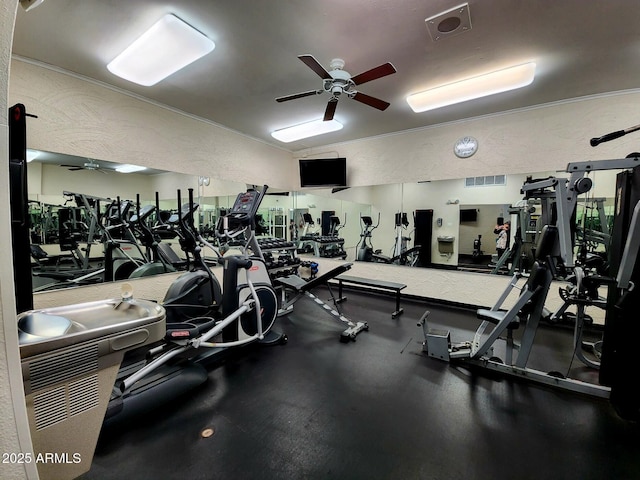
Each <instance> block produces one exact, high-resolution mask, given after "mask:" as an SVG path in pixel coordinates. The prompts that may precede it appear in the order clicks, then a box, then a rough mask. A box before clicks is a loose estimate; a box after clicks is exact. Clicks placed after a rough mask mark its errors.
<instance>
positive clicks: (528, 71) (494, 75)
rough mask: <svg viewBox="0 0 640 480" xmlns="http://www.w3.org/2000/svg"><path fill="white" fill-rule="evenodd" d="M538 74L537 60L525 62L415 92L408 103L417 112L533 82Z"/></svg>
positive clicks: (524, 85)
mask: <svg viewBox="0 0 640 480" xmlns="http://www.w3.org/2000/svg"><path fill="white" fill-rule="evenodd" d="M535 74H536V64H535V63H533V62H529V63H524V64H522V65H516V66H513V67H509V68H505V69H503V70H497V71H495V72H491V73H487V74H485V75H480V76H477V77H472V78H467V79H465V80H460V81H458V82H454V83H449V84H447V85H442V86H440V87H436V88H432V89H429V90H425V91H423V92H419V93H414V94H412V95H409V96H408V97H407V103H408V104H409V106H410V107H411V109H412V110H413V111H414V112H416V113H420V112H426V111H428V110H435V109H437V108H441V107H446V106H448V105H453V104H455V103H461V102H466V101H468V100H474V99H476V98H481V97H486V96H489V95H495V94H496V93H502V92H507V91H509V90H515V89H517V88H522V87H526V86H527V85H530V84H531V83H532V82H533V80H534V78H535Z"/></svg>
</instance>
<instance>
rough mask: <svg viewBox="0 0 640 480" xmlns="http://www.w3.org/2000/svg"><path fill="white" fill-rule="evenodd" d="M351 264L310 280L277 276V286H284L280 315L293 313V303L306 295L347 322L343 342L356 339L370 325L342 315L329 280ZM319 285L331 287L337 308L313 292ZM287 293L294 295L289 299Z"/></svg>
mask: <svg viewBox="0 0 640 480" xmlns="http://www.w3.org/2000/svg"><path fill="white" fill-rule="evenodd" d="M351 265H352V264H351V263H345V264H343V265H340V266H339V267H336V268H334V269H332V270H329V271H328V272H326V273H323V274H322V275H320V276H319V277H316V278H314V279H312V280H309V281H306V280H303V279H302V278H300V277H299V276H298V275H289V276H286V277H280V278H276V279H275V280H274V281H275V284H276V286H280V287H282V288H283V291H282V294H283V298H282V307H281V308H280V311H279V312H278V316H282V315H286V314H288V313H291V312H292V311H293V304H294V303H296V302H297V301H298V300H299V299H300V298H302V297H305V296H306V297H309V298H310V299H311V300H313V301H314V302H315V303H316V305H319V306H320V307H322V309H323V310H324V311H326V312H327V313H329V314H330V315H331V316H332V317H333V318H334V319H335V320H337V321H339V322H342V323H345V324H346V325H347V326H348V328H347V329H346V330H345V331H344V332H342V334H341V335H340V341H341V342H348V341H349V340H352V341H355V340H356V335H358V333H360V332H361V331H362V330H369V325H368V324H367V323H366V322H355V323H354V322H352V321H351V320H349V319H348V318H346V317H345V316H344V315H342V313H341V312H340V311H339V310H338V300H337V299H336V298H335V297H334V296H333V292H332V291H331V287H330V285H329V280H331V279H333V278H335V277H336V276H338V275H340V274H341V273H344V272H346V271H348V270H349V269H350V268H351ZM319 285H326V286H327V288H328V289H329V293H330V294H331V298H332V300H333V304H334V305H335V307H336V308H335V309H333V308H331V307H330V306H329V305H327V304H326V303H324V302H323V301H322V300H320V299H319V298H318V297H317V296H315V295H314V294H313V293H311V290H313V289H314V288H315V287H317V286H319ZM287 293H292V294H293V295H292V296H291V297H290V298H288V299H287Z"/></svg>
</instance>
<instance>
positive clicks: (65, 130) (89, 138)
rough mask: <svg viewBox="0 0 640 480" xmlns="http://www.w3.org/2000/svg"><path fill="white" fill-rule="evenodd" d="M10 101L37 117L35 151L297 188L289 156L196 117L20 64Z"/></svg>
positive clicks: (32, 130)
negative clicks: (20, 104) (294, 186)
mask: <svg viewBox="0 0 640 480" xmlns="http://www.w3.org/2000/svg"><path fill="white" fill-rule="evenodd" d="M11 69H12V70H11V83H10V89H9V101H10V102H14V103H16V102H21V103H24V104H25V105H26V106H27V108H28V110H29V111H31V112H33V113H34V114H36V115H38V120H37V121H33V122H31V123H30V124H29V147H30V148H35V149H38V150H46V151H51V152H59V153H67V154H71V155H77V156H81V157H89V158H95V159H98V160H101V159H102V160H109V161H114V162H119V163H133V164H137V165H143V166H147V167H153V168H158V169H163V170H169V171H176V172H180V173H187V174H191V175H205V176H209V177H213V178H224V179H230V180H236V181H240V182H247V183H255V184H262V183H267V184H268V185H270V186H274V187H285V188H288V187H289V186H292V185H293V183H294V181H293V179H294V175H293V174H294V173H295V172H293V171H292V169H291V154H290V153H289V152H288V151H286V150H282V149H279V148H277V147H274V146H271V145H267V144H265V143H262V142H259V141H256V140H253V139H251V138H249V137H246V136H244V135H241V134H239V133H236V132H233V131H231V130H228V129H226V128H223V127H220V126H217V125H215V124H213V123H210V122H205V121H203V120H200V119H197V118H195V117H192V116H188V115H185V114H181V113H178V112H176V111H173V110H169V109H166V108H163V107H160V106H158V105H155V104H153V103H150V102H147V101H144V100H141V99H139V98H136V97H132V96H129V95H125V94H123V93H121V92H118V91H116V90H112V89H109V88H105V87H103V86H101V85H98V84H96V83H93V82H90V81H87V80H84V79H81V78H78V77H75V76H71V75H68V74H64V73H60V72H58V71H55V70H51V69H48V68H44V67H42V66H38V65H34V64H31V63H26V62H24V61H20V60H15V59H14V60H12V62H11Z"/></svg>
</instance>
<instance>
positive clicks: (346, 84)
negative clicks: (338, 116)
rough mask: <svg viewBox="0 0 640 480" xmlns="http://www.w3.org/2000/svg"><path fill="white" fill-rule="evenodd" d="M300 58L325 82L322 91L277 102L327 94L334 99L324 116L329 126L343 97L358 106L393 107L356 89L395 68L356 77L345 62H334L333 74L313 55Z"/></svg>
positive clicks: (387, 66)
mask: <svg viewBox="0 0 640 480" xmlns="http://www.w3.org/2000/svg"><path fill="white" fill-rule="evenodd" d="M298 58H299V59H300V60H302V62H304V64H305V65H307V67H309V68H310V69H311V70H313V71H314V72H315V73H316V74H317V75H318V76H319V77H320V78H322V88H321V89H318V90H309V91H307V92H302V93H295V94H293V95H287V96H284V97H278V98H276V102H286V101H288V100H295V99H297V98H302V97H308V96H311V95H320V94H322V93H323V92H327V93H328V94H330V95H331V98H330V99H329V102H328V103H327V108H326V109H325V112H324V121H325V122H326V121H329V120H333V115H334V114H335V112H336V107H337V106H338V99H339V98H340V97H341V96H342V95H344V96H345V97H348V98H353V99H354V100H357V101H358V102H361V103H364V104H365V105H369V106H370V107H373V108H377V109H378V110H386V109H387V107H388V106H389V103H388V102H385V101H384V100H380V99H379V98H375V97H371V96H369V95H365V94H364V93H362V92H359V91H357V90H356V89H355V87H356V85H362V84H363V83H366V82H370V81H372V80H376V79H378V78H381V77H386V76H387V75H391V74H392V73H396V69H395V67H394V66H393V65H391V64H390V63H389V62H387V63H384V64H382V65H379V66H377V67H375V68H372V69H371V70H367V71H366V72H363V73H360V74H358V75H355V76H353V77H352V76H351V74H350V73H349V72H347V71H345V70H343V67H344V60H342V59H340V58H334V59H333V60H331V63H330V64H329V68H330V69H331V70H330V71H327V70H325V68H324V67H323V66H322V65H320V63H319V62H318V61H317V60H316V59H315V58H314V57H313V56H312V55H299V56H298Z"/></svg>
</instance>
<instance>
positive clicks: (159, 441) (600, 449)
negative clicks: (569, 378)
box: [81, 292, 640, 480]
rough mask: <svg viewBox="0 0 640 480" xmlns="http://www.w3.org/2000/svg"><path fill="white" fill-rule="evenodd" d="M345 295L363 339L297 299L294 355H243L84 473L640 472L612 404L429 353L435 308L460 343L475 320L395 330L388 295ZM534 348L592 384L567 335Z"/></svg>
mask: <svg viewBox="0 0 640 480" xmlns="http://www.w3.org/2000/svg"><path fill="white" fill-rule="evenodd" d="M348 295H349V300H348V301H347V302H346V303H345V304H343V307H344V311H345V313H346V314H347V315H348V316H350V317H351V318H353V319H355V320H365V321H367V322H369V325H370V331H368V332H363V333H361V334H360V335H359V337H358V339H357V341H356V342H354V343H349V344H342V343H340V342H339V341H338V336H339V332H340V331H341V328H340V326H339V325H338V324H337V323H336V322H335V321H334V320H332V319H331V318H330V317H329V316H328V315H326V313H324V312H322V311H321V310H320V309H319V308H318V307H317V306H316V305H314V304H312V303H311V302H310V301H309V300H307V299H303V300H300V301H299V302H298V303H297V304H296V306H295V312H294V313H293V314H291V315H290V316H289V317H286V318H281V319H279V320H278V322H277V324H276V325H277V328H278V329H280V330H282V331H284V332H285V333H286V334H287V335H288V336H289V343H288V344H287V345H284V346H273V347H261V348H253V347H251V348H246V349H243V350H242V351H240V352H238V354H236V355H234V356H232V357H231V358H229V359H227V360H226V361H225V363H224V364H223V365H220V366H218V367H217V368H213V369H212V370H211V372H210V375H209V381H208V382H207V383H206V384H205V385H204V386H203V387H201V388H200V389H198V390H196V391H194V392H192V393H191V394H189V395H188V396H186V397H184V398H181V399H180V400H178V401H176V402H174V403H172V404H171V405H169V406H167V407H164V408H162V409H160V410H158V411H155V412H150V413H149V414H148V415H146V416H145V417H143V418H140V419H139V421H137V422H135V423H128V424H127V425H124V426H121V428H119V429H117V428H110V429H108V430H105V431H103V433H102V436H101V439H100V442H99V444H98V448H97V451H96V455H95V458H94V461H93V466H92V468H91V470H90V472H88V473H87V474H85V475H84V476H82V477H81V478H83V479H85V480H89V479H122V478H131V479H133V478H136V479H138V478H140V479H146V478H149V479H151V478H158V479H159V478H162V479H173V478H175V479H218V478H220V479H223V478H224V479H240V478H242V479H251V478H256V479H258V478H259V479H271V478H273V479H316V478H327V479H367V480H370V479H434V480H446V479H458V478H460V479H466V480H470V479H483V480H486V479H518V480H524V479H540V478H547V479H581V480H587V479H605V478H606V479H635V478H640V456H639V453H640V448H639V447H640V435H639V431H640V427H639V426H638V425H636V424H631V423H628V422H625V421H623V420H621V419H620V418H619V417H617V415H616V414H615V412H614V411H613V409H612V408H611V407H610V405H609V404H608V402H606V401H603V400H593V399H591V398H587V397H584V396H579V395H575V394H569V393H565V392H558V391H554V390H551V389H547V388H542V387H538V386H533V385H529V384H526V383H521V382H517V381H512V380H507V379H502V378H499V377H493V378H491V377H488V376H486V375H482V374H477V373H474V372H472V371H469V370H467V369H464V368H456V367H453V366H451V365H449V364H446V363H443V362H441V361H438V360H434V359H431V358H428V357H427V356H426V355H425V354H423V352H422V331H421V329H420V328H419V327H417V326H416V321H417V320H418V319H419V317H420V315H421V314H422V312H423V311H424V309H425V308H429V310H430V311H431V315H430V318H431V322H432V323H433V325H434V326H438V325H443V326H444V325H446V326H447V327H448V328H450V329H451V331H452V337H453V339H454V340H466V339H469V338H470V335H471V332H472V331H473V330H474V329H475V328H476V326H477V323H478V322H477V320H476V319H475V315H474V314H473V313H472V312H468V311H464V310H459V309H454V308H444V307H438V306H433V305H429V306H427V305H425V304H422V303H417V302H410V301H404V302H403V306H404V307H405V313H404V315H402V316H401V317H399V318H398V319H395V320H392V319H391V318H390V313H391V311H392V310H393V307H394V305H393V300H392V299H391V298H387V297H384V296H371V295H365V294H362V293H355V292H349V294H348ZM322 296H326V294H324V293H323V295H322ZM537 340H538V343H537V345H536V347H534V352H533V354H532V358H531V363H532V365H533V366H535V367H537V368H547V369H548V370H559V371H568V370H569V369H572V370H573V371H574V372H576V373H578V374H587V375H593V374H592V373H588V372H586V369H582V368H581V367H580V365H578V363H577V361H576V360H574V361H573V362H572V361H571V357H572V348H571V330H570V329H566V328H542V329H541V330H540V332H539V334H538V337H537ZM206 428H211V429H213V430H214V434H213V435H212V436H210V437H208V438H203V437H202V436H201V432H202V431H203V430H204V429H206Z"/></svg>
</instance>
